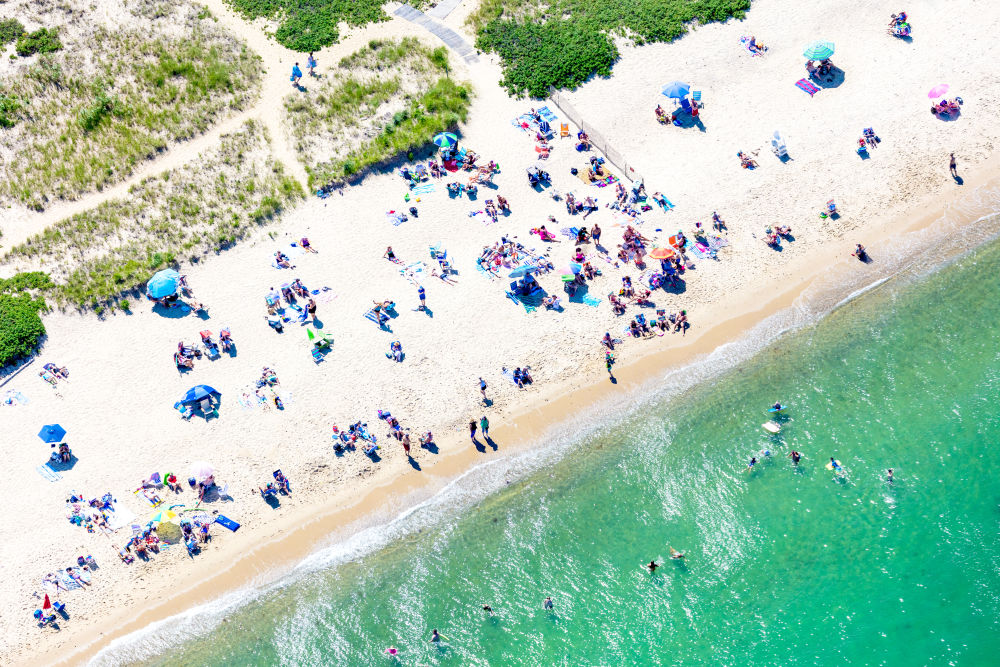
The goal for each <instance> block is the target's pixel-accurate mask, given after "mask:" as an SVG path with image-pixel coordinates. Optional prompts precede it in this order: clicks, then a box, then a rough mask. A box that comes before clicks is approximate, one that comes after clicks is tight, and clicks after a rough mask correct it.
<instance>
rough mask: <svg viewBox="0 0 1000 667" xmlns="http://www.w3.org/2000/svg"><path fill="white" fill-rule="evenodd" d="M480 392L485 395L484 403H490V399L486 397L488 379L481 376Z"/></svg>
mask: <svg viewBox="0 0 1000 667" xmlns="http://www.w3.org/2000/svg"><path fill="white" fill-rule="evenodd" d="M479 393H480V394H482V395H483V403H488V402H489V399H488V398H486V380H484V379H483V378H479Z"/></svg>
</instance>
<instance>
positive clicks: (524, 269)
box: [507, 264, 538, 278]
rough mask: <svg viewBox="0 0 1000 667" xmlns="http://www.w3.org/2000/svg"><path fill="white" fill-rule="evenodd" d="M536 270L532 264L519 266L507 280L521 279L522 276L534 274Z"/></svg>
mask: <svg viewBox="0 0 1000 667" xmlns="http://www.w3.org/2000/svg"><path fill="white" fill-rule="evenodd" d="M537 270H538V267H537V266H535V265H534V264H525V265H524V266H519V267H517V268H516V269H514V270H513V271H511V272H510V274H509V275H508V276H507V277H508V278H521V277H523V276H526V275H529V274H531V273H534V272H535V271H537Z"/></svg>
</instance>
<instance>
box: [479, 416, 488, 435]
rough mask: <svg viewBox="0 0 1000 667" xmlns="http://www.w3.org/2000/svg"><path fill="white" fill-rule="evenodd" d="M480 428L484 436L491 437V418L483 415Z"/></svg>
mask: <svg viewBox="0 0 1000 667" xmlns="http://www.w3.org/2000/svg"><path fill="white" fill-rule="evenodd" d="M479 430H480V431H482V432H483V437H484V438H486V439H487V440H489V439H490V420H489V419H487V418H486V415H483V416H482V418H481V419H480V420H479Z"/></svg>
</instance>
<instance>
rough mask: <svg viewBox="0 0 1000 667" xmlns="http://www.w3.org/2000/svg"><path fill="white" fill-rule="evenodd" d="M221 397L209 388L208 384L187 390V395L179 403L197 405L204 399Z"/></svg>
mask: <svg viewBox="0 0 1000 667" xmlns="http://www.w3.org/2000/svg"><path fill="white" fill-rule="evenodd" d="M213 395H214V396H219V392H218V391H216V390H215V389H213V388H212V387H209V386H208V385H207V384H199V385H197V386H195V387H191V388H190V389H188V390H187V393H186V394H184V396H183V397H182V398H181V400H180V401H179V402H180V403H197V402H199V401H200V400H201V399H203V398H208V397H210V396H213Z"/></svg>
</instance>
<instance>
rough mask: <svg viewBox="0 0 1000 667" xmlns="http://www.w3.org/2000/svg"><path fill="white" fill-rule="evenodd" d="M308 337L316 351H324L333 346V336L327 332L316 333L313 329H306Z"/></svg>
mask: <svg viewBox="0 0 1000 667" xmlns="http://www.w3.org/2000/svg"><path fill="white" fill-rule="evenodd" d="M306 336H307V337H308V338H309V340H310V341H311V342H312V344H313V347H314V348H316V349H322V348H326V347H330V346H332V345H333V334H330V333H327V332H325V331H315V330H314V329H313V328H312V327H306Z"/></svg>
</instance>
